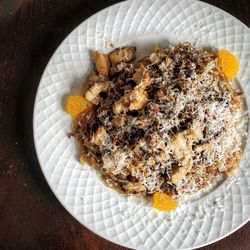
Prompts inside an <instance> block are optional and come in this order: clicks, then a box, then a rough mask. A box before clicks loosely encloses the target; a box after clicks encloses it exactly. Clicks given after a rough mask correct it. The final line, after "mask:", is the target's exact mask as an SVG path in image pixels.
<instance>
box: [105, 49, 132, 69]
mask: <svg viewBox="0 0 250 250" xmlns="http://www.w3.org/2000/svg"><path fill="white" fill-rule="evenodd" d="M135 52H136V47H132V46H131V47H124V48H118V49H115V50H114V51H112V52H111V53H109V59H110V62H111V63H112V65H116V64H118V63H120V62H131V61H133V60H134V59H135V58H136V55H135Z"/></svg>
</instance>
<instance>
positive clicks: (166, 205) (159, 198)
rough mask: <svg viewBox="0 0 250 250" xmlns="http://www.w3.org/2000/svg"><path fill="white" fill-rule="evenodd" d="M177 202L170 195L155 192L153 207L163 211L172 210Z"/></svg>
mask: <svg viewBox="0 0 250 250" xmlns="http://www.w3.org/2000/svg"><path fill="white" fill-rule="evenodd" d="M176 206H177V203H176V201H175V200H173V199H172V198H171V197H170V196H169V195H167V194H164V193H161V192H155V193H154V195H153V207H154V208H156V209H159V210H162V211H170V210H173V209H175V208H176Z"/></svg>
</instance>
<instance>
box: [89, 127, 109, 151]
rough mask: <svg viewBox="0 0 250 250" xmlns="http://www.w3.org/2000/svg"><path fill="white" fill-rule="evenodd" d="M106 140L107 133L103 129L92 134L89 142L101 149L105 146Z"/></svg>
mask: <svg viewBox="0 0 250 250" xmlns="http://www.w3.org/2000/svg"><path fill="white" fill-rule="evenodd" d="M106 138H107V132H106V130H105V129H104V128H103V127H100V128H98V129H97V131H96V132H95V133H94V134H93V136H92V139H91V142H92V143H94V144H96V145H97V146H98V147H101V146H102V145H104V144H105V141H106Z"/></svg>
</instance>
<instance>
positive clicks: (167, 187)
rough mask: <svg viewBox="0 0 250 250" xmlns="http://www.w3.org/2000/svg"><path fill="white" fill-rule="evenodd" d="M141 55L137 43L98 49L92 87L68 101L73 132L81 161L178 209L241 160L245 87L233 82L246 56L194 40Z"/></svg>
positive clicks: (158, 204)
mask: <svg viewBox="0 0 250 250" xmlns="http://www.w3.org/2000/svg"><path fill="white" fill-rule="evenodd" d="M135 58H136V48H135V47H132V46H129V47H123V48H118V49H115V50H114V51H112V52H110V53H109V54H104V53H102V52H101V51H95V52H94V53H93V62H94V69H93V71H92V73H91V75H90V76H89V82H88V89H87V90H86V92H85V93H84V95H83V96H70V97H69V99H68V101H67V106H66V108H67V110H68V112H69V113H71V114H72V116H74V122H73V128H72V135H73V136H74V138H75V139H76V142H77V147H78V150H79V154H80V161H81V162H82V163H83V162H87V163H88V164H90V165H91V166H93V167H95V168H96V169H98V170H99V171H100V173H101V174H102V176H103V178H104V180H105V182H106V183H107V185H108V186H110V187H112V188H114V189H116V190H119V191H121V192H122V193H125V194H141V195H142V196H147V197H153V199H152V201H153V205H154V207H155V208H158V209H161V210H171V209H173V208H175V206H176V202H175V200H177V199H178V198H179V197H182V196H184V195H188V194H192V193H194V192H197V191H199V190H201V189H203V188H205V187H208V186H209V185H210V184H211V183H213V182H214V181H215V180H216V179H217V178H218V177H223V176H226V175H230V174H231V173H232V171H233V170H235V168H236V167H237V165H238V164H239V161H240V158H241V155H242V149H241V134H240V132H239V129H238V128H237V127H238V125H239V122H240V118H239V117H240V112H241V99H242V98H241V95H242V94H241V93H238V92H236V91H235V90H233V88H232V81H231V80H232V79H233V78H234V77H235V75H236V73H237V71H238V67H239V66H238V61H237V59H236V58H235V57H234V55H232V54H231V53H230V52H228V51H226V50H220V51H209V50H199V49H196V48H194V47H192V46H191V45H190V44H189V43H181V44H179V45H177V46H175V47H171V48H160V47H155V49H154V51H153V52H152V54H150V55H148V56H146V57H143V58H141V59H140V60H139V61H137V62H135V63H132V61H134V60H135Z"/></svg>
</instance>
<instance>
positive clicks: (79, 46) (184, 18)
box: [34, 0, 250, 249]
mask: <svg viewBox="0 0 250 250" xmlns="http://www.w3.org/2000/svg"><path fill="white" fill-rule="evenodd" d="M110 41H112V42H113V43H114V44H115V45H116V46H120V45H123V44H135V45H137V46H140V48H144V49H145V50H147V49H148V48H150V47H151V46H152V45H154V44H160V45H163V46H164V45H165V46H167V45H168V44H169V43H173V44H176V43H177V42H179V41H190V42H193V43H195V44H196V45H197V46H212V47H215V48H226V49H228V50H230V51H232V52H233V53H234V54H235V55H236V56H237V57H238V58H239V60H240V73H239V75H238V81H239V82H240V84H241V86H242V88H243V90H244V93H245V95H246V97H247V98H246V102H247V104H249V103H250V65H249V64H248V62H249V59H250V32H249V29H248V28H247V27H246V26H245V25H244V24H242V23H241V22H240V21H238V20H237V19H235V18H234V17H232V16H230V15H229V14H227V13H225V12H223V11H222V10H220V9H218V8H215V7H213V6H210V5H208V4H205V3H202V2H197V1H193V0H155V1H154V0H132V1H126V2H122V3H119V4H116V5H113V6H111V7H109V8H107V9H104V10H102V11H101V12H99V13H97V14H95V15H94V16H92V17H90V18H89V19H88V20H86V21H85V22H83V23H82V24H80V25H79V26H78V27H77V28H76V29H75V30H74V31H73V32H72V33H71V34H70V35H69V36H68V37H67V38H66V39H65V40H64V41H63V43H62V44H61V45H60V46H59V48H58V49H57V50H56V52H55V54H54V55H53V56H52V58H51V60H50V62H49V64H48V66H47V67H46V70H45V72H44V74H43V76H42V79H41V82H40V85H39V88H38V92H37V97H36V102H35V108H34V139H35V146H36V151H37V155H38V159H39V162H40V165H41V168H42V171H43V173H44V175H45V177H46V179H47V181H48V184H49V185H50V187H51V189H52V190H53V192H54V193H55V195H56V196H57V198H58V199H59V201H60V202H61V203H62V204H63V206H64V207H65V208H66V209H67V210H68V211H69V212H70V213H71V214H72V216H74V217H75V218H76V219H77V220H78V221H79V222H80V223H82V224H83V225H84V226H86V227H87V228H89V229H90V230H92V231H93V232H95V233H97V234H98V235H100V236H102V237H103V238H105V239H108V240H110V241H113V242H115V243H117V244H120V245H123V246H126V247H130V248H136V249H188V248H196V247H200V246H204V245H207V244H210V243H212V242H214V241H216V240H219V239H221V238H223V237H225V236H227V235H228V234H230V233H232V232H233V231H235V230H237V229H238V228H239V227H241V226H242V225H243V224H245V223H246V222H247V221H248V220H249V218H250V169H249V166H248V164H247V162H248V161H249V157H250V154H249V153H250V152H249V151H250V150H249V149H250V143H249V142H248V143H247V145H246V148H245V154H244V159H243V160H242V162H241V165H240V168H239V169H238V170H237V173H236V174H235V175H234V177H233V178H231V179H230V180H227V181H225V182H223V183H222V184H221V185H220V186H219V187H218V188H216V189H215V190H213V191H212V192H210V193H209V194H207V195H206V196H203V197H202V198H200V199H198V200H196V201H195V202H192V203H191V204H189V205H181V206H180V207H179V208H178V209H177V210H176V211H174V212H172V213H166V212H159V211H157V210H154V209H153V208H152V207H150V206H148V205H146V204H144V203H143V202H138V201H135V200H133V199H127V198H125V197H123V196H122V195H121V194H119V193H117V192H116V191H114V190H112V189H110V188H108V187H106V186H105V185H103V183H102V182H101V181H100V178H99V176H97V175H96V173H95V171H94V170H92V168H91V167H89V166H86V165H84V166H83V165H81V164H80V163H79V162H78V160H77V152H76V148H75V145H74V141H73V140H72V139H69V138H68V137H67V133H68V132H69V131H70V124H71V118H70V116H69V115H67V114H66V113H65V112H64V110H63V108H62V103H63V98H64V97H65V96H67V95H69V94H72V93H81V89H82V88H83V83H84V80H85V78H86V76H87V75H88V72H89V71H90V69H91V67H92V66H91V59H90V51H92V50H96V49H101V50H104V51H108V50H109V49H110V48H109V46H108V44H109V42H110ZM141 51H143V50H141Z"/></svg>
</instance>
